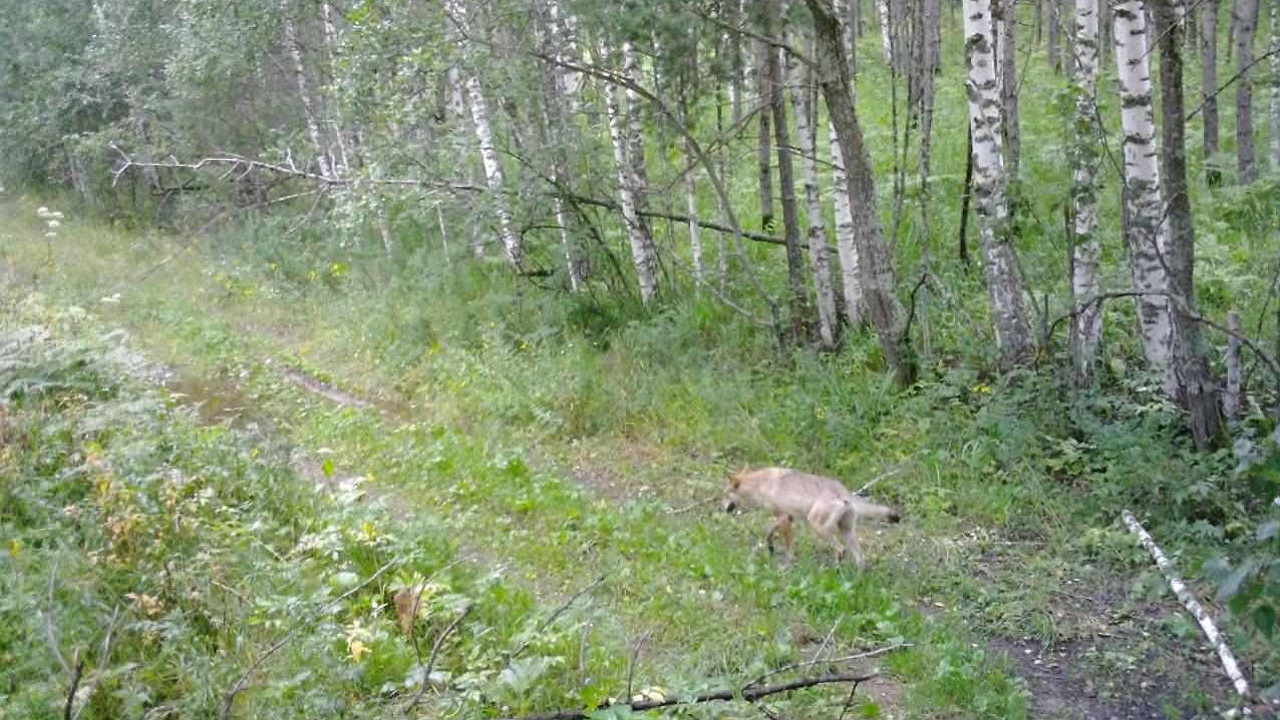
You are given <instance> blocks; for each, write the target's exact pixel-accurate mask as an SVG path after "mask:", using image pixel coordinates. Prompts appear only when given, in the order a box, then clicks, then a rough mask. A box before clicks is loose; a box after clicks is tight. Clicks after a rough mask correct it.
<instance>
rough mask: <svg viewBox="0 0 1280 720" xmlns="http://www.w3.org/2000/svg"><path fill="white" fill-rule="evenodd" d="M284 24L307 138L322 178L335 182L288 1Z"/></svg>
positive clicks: (283, 7)
mask: <svg viewBox="0 0 1280 720" xmlns="http://www.w3.org/2000/svg"><path fill="white" fill-rule="evenodd" d="M280 12H281V17H282V22H283V24H284V45H285V49H286V50H287V51H288V53H289V57H290V59H292V60H293V84H294V86H295V87H296V88H297V89H298V99H299V100H301V101H302V111H303V117H304V119H305V120H306V123H307V136H308V137H309V138H311V146H312V149H313V150H314V151H315V153H316V164H317V165H318V166H319V168H320V176H321V177H323V178H324V179H325V180H333V179H334V176H333V166H332V164H331V163H330V162H329V151H328V149H327V147H326V145H325V141H324V137H323V135H322V134H321V132H320V121H319V119H318V118H317V117H316V104H315V98H313V97H312V96H311V90H310V88H309V86H308V83H307V68H306V65H305V64H304V62H303V59H302V43H301V42H299V41H298V28H297V25H295V24H294V19H293V15H292V12H291V9H290V7H289V2H288V0H284V1H283V2H282V3H281V5H280Z"/></svg>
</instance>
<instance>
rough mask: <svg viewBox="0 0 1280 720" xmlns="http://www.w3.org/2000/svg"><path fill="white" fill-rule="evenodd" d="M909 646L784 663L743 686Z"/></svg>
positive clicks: (895, 646)
mask: <svg viewBox="0 0 1280 720" xmlns="http://www.w3.org/2000/svg"><path fill="white" fill-rule="evenodd" d="M833 630H834V628H833ZM909 647H913V645H912V644H911V643H908V642H900V643H894V644H893V645H887V646H885V647H882V648H876V649H875V650H868V651H866V652H860V653H857V654H854V655H845V656H844V657H838V658H831V659H829V660H804V661H802V662H796V663H791V664H790V665H783V666H782V667H777V668H774V669H772V670H770V671H768V672H766V673H764V674H763V675H761V676H760V677H758V678H756V679H755V680H752V681H751V682H749V683H747V684H746V685H743V686H742V687H743V688H749V687H753V686H755V685H759V684H760V683H762V682H764V681H765V680H768V679H769V678H771V677H773V676H775V675H779V674H781V673H784V672H789V671H791V670H798V669H800V668H806V667H813V666H814V665H827V664H832V665H834V664H836V663H843V662H850V661H852V660H864V659H866V658H872V657H876V656H878V655H884V654H885V653H891V652H893V651H894V650H903V649H906V648H909Z"/></svg>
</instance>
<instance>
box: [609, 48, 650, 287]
mask: <svg viewBox="0 0 1280 720" xmlns="http://www.w3.org/2000/svg"><path fill="white" fill-rule="evenodd" d="M605 55H606V57H607V55H608V53H606V54H605ZM603 90H604V103H605V114H606V115H607V116H608V118H609V140H610V142H611V144H612V145H613V159H614V164H616V165H617V166H618V205H619V206H620V207H621V208H622V219H623V222H624V223H625V224H626V226H627V238H628V239H629V240H630V242H631V260H632V262H633V263H634V264H635V267H636V277H637V278H638V280H639V282H640V300H641V301H642V302H644V303H646V304H647V303H649V302H652V301H653V299H654V298H655V297H657V295H658V260H657V255H656V253H655V251H654V247H653V238H652V237H650V235H649V228H648V226H647V225H645V223H644V221H643V219H642V218H641V217H640V213H639V205H638V203H637V198H636V186H637V184H638V183H639V180H638V178H636V174H635V166H634V165H633V164H632V162H631V159H630V158H629V157H628V155H629V154H630V152H629V147H628V142H627V131H626V128H625V127H624V126H625V125H626V119H625V117H624V116H623V110H622V108H621V107H620V105H619V102H618V89H617V87H615V86H614V85H613V84H612V83H608V82H606V83H604V87H603Z"/></svg>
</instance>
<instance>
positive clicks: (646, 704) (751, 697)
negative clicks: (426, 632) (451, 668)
mask: <svg viewBox="0 0 1280 720" xmlns="http://www.w3.org/2000/svg"><path fill="white" fill-rule="evenodd" d="M873 677H876V673H832V674H828V675H819V676H817V677H809V678H800V679H798V680H792V681H790V682H785V683H779V684H777V685H766V686H764V687H759V688H745V687H744V688H740V689H737V690H716V691H714V692H706V693H702V694H700V695H694V696H693V697H690V698H684V699H681V698H678V697H668V698H662V699H660V700H641V701H639V702H634V703H612V704H610V703H602V704H601V705H599V706H598V707H594V708H587V709H583V710H560V711H557V712H549V713H537V714H534V715H524V716H521V717H518V718H509V719H508V720H582V719H583V718H586V717H587V716H588V715H590V714H591V713H594V712H596V711H598V710H604V709H607V708H611V707H619V708H621V707H625V708H628V709H630V711H631V712H644V711H645V710H656V709H658V708H664V707H673V706H676V705H696V704H699V703H708V702H715V701H717V700H745V701H747V702H749V703H754V702H756V701H757V700H759V699H760V698H763V697H768V696H769V695H777V694H779V693H784V692H789V691H791V690H800V689H802V688H807V687H814V686H815V685H829V684H831V683H846V682H851V683H853V684H854V688H855V689H856V688H857V685H858V684H859V683H862V682H866V681H867V680H870V679H871V678H873Z"/></svg>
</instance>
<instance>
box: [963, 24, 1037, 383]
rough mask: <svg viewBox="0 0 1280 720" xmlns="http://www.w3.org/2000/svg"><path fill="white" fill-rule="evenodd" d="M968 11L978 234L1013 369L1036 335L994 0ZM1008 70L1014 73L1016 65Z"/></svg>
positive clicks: (1003, 349)
mask: <svg viewBox="0 0 1280 720" xmlns="http://www.w3.org/2000/svg"><path fill="white" fill-rule="evenodd" d="M963 12H964V35H965V49H966V54H967V55H968V64H969V72H968V83H967V91H968V96H969V127H970V130H971V131H972V132H973V172H974V194H975V195H976V198H977V203H976V205H977V211H978V237H979V240H980V242H981V245H982V255H983V267H984V270H985V272H986V278H987V294H988V297H989V299H990V302H991V316H992V319H993V320H994V322H995V330H996V346H997V348H998V349H999V352H1000V365H1001V367H1002V368H1004V369H1008V368H1011V367H1013V366H1015V365H1019V364H1021V363H1023V362H1026V361H1027V360H1029V359H1030V356H1031V339H1030V329H1029V326H1028V324H1027V316H1026V311H1025V309H1024V308H1023V302H1022V279H1021V276H1020V275H1019V274H1018V261H1017V257H1016V256H1015V255H1014V250H1013V243H1012V241H1011V238H1010V237H1009V208H1008V201H1007V199H1006V197H1005V183H1006V178H1005V169H1004V162H1003V158H1002V155H1001V125H1002V122H1001V112H1000V107H1001V105H1000V95H1001V88H1000V87H998V86H997V85H998V84H997V82H996V73H995V70H996V68H995V60H996V58H995V55H996V53H995V51H994V50H995V49H994V48H993V47H992V40H993V39H994V27H993V22H992V14H991V0H965V3H964V11H963ZM1005 69H1006V72H1008V71H1010V70H1012V67H1010V66H1006V68H1005Z"/></svg>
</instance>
